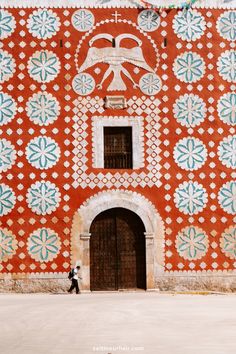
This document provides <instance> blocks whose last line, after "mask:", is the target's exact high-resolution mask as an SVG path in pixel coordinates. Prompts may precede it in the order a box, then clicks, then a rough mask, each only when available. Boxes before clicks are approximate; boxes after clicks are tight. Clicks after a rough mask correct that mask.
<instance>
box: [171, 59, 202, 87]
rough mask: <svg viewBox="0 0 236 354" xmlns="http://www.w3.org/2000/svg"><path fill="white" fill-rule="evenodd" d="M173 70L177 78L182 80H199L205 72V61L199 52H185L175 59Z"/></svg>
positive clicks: (191, 81)
mask: <svg viewBox="0 0 236 354" xmlns="http://www.w3.org/2000/svg"><path fill="white" fill-rule="evenodd" d="M173 71H174V74H175V76H176V77H177V79H179V80H180V81H182V82H186V83H193V82H197V81H199V80H201V79H202V77H203V75H204V73H205V62H204V60H203V59H202V57H201V56H200V55H199V54H197V53H194V52H185V53H183V54H181V55H179V56H178V57H177V58H176V59H175V61H174V65H173Z"/></svg>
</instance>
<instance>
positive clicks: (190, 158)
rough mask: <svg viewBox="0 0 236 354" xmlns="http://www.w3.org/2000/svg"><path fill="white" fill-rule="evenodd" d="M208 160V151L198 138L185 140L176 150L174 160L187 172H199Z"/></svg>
mask: <svg viewBox="0 0 236 354" xmlns="http://www.w3.org/2000/svg"><path fill="white" fill-rule="evenodd" d="M206 158H207V149H206V147H205V145H204V144H203V142H202V141H201V140H199V139H197V138H192V137H188V138H184V139H182V140H180V141H179V142H178V143H177V144H176V145H175V148H174V159H175V162H176V163H177V165H178V166H179V167H181V168H182V169H184V170H187V171H193V170H198V169H199V168H200V167H202V166H203V164H204V163H205V161H206Z"/></svg>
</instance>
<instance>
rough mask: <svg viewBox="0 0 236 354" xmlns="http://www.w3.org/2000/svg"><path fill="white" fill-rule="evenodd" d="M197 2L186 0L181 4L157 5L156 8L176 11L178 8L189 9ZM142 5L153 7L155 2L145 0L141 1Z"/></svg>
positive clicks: (153, 0) (195, 0)
mask: <svg viewBox="0 0 236 354" xmlns="http://www.w3.org/2000/svg"><path fill="white" fill-rule="evenodd" d="M197 1H198V0H186V1H184V2H182V3H173V4H168V5H167V4H166V5H163V6H160V5H158V8H165V9H166V8H167V9H176V8H180V9H189V8H190V7H191V6H192V5H193V4H195V3H196V2H197ZM142 3H144V4H145V5H146V6H148V7H152V8H154V7H155V0H152V1H146V0H142Z"/></svg>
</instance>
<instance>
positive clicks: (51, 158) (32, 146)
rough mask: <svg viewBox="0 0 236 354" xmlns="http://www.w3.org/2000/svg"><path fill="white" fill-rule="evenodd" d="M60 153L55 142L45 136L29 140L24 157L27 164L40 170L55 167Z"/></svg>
mask: <svg viewBox="0 0 236 354" xmlns="http://www.w3.org/2000/svg"><path fill="white" fill-rule="evenodd" d="M60 153H61V151H60V148H59V146H58V144H57V143H56V142H55V140H54V139H51V138H49V137H45V136H39V137H36V138H34V139H32V140H30V142H29V144H28V145H27V147H26V157H27V159H28V161H29V163H30V164H31V165H32V166H34V167H36V168H39V169H40V170H46V169H48V168H51V167H53V166H55V165H56V163H57V161H58V160H59V157H60Z"/></svg>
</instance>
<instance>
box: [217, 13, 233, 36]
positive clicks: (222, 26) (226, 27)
mask: <svg viewBox="0 0 236 354" xmlns="http://www.w3.org/2000/svg"><path fill="white" fill-rule="evenodd" d="M216 27H217V30H218V32H219V34H220V35H221V37H223V38H224V39H227V40H228V41H235V40H236V11H226V12H224V13H223V14H222V15H221V16H220V17H219V18H218V21H217V24H216Z"/></svg>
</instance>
